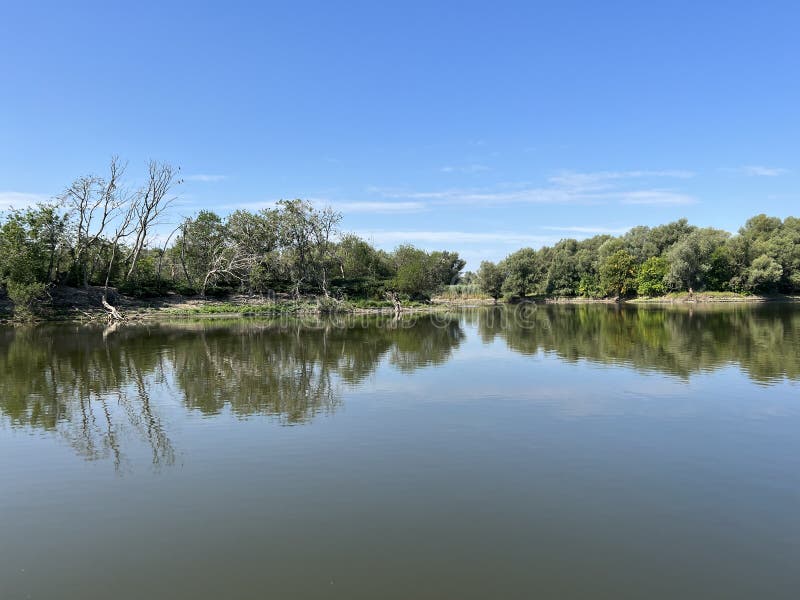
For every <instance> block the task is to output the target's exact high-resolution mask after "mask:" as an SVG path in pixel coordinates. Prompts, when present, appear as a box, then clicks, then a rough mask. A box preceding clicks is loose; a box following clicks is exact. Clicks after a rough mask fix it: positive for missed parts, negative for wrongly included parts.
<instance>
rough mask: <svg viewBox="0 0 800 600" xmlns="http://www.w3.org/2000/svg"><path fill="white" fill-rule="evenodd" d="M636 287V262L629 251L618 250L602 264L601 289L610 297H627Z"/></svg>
mask: <svg viewBox="0 0 800 600" xmlns="http://www.w3.org/2000/svg"><path fill="white" fill-rule="evenodd" d="M635 287H636V261H635V259H634V258H633V256H631V254H630V253H629V252H628V251H627V250H617V251H616V252H614V254H611V255H610V256H608V257H606V258H605V260H603V262H602V263H601V264H600V288H601V289H602V290H603V292H605V293H606V294H607V295H609V296H619V297H622V296H626V295H627V294H629V293H630V292H632V291H633V290H634V289H635Z"/></svg>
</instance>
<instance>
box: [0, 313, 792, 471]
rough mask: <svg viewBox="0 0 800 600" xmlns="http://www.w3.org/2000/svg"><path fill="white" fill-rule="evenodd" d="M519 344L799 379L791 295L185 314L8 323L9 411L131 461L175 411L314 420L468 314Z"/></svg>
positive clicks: (447, 339)
mask: <svg viewBox="0 0 800 600" xmlns="http://www.w3.org/2000/svg"><path fill="white" fill-rule="evenodd" d="M465 325H466V326H467V327H469V328H473V329H475V330H476V332H477V335H478V336H479V337H480V339H481V340H482V341H483V342H486V343H488V342H491V341H494V340H497V339H500V340H503V341H504V342H505V344H506V345H507V347H508V348H510V349H511V350H513V351H514V352H519V353H522V354H536V353H539V352H542V351H543V352H547V353H551V354H553V355H554V356H556V357H558V358H559V359H560V360H565V361H570V362H574V361H579V360H589V361H592V362H597V363H603V364H610V365H617V364H620V365H626V366H629V367H632V368H635V369H638V370H647V371H658V372H661V373H665V374H668V375H671V376H677V377H680V378H684V379H685V378H688V377H689V376H690V375H692V374H694V373H698V372H703V371H710V370H714V369H718V368H720V367H723V366H726V365H730V364H736V365H738V366H739V368H740V369H741V370H742V371H743V372H745V373H746V374H747V375H748V376H749V377H750V378H751V379H752V380H754V381H755V382H757V383H759V384H763V385H769V384H771V383H774V382H777V381H780V380H783V379H791V380H798V379H800V310H798V309H797V308H796V307H794V306H760V307H749V306H741V307H725V308H716V309H711V308H707V309H703V310H699V309H691V310H690V309H685V308H683V309H675V308H670V309H663V308H661V309H658V308H637V307H631V306H623V307H618V306H575V305H569V306H563V305H535V306H534V305H525V306H517V307H508V308H503V307H497V308H487V309H481V310H475V311H465V312H463V313H461V314H460V315H457V316H456V315H405V316H403V317H402V318H400V319H393V318H389V317H374V316H373V317H353V316H349V317H346V318H345V317H342V318H326V319H322V318H311V319H305V320H296V319H295V320H284V321H258V320H237V321H224V320H223V321H208V320H206V321H195V322H191V321H182V322H179V323H162V324H152V325H139V326H125V327H121V328H119V329H118V330H116V331H110V330H105V331H104V330H103V329H101V328H93V327H85V326H65V325H61V326H52V325H51V326H41V327H20V328H0V414H1V415H3V417H4V419H5V420H7V421H8V422H10V423H11V426H12V427H29V428H35V429H39V430H46V431H52V432H57V433H59V434H60V435H62V436H63V437H64V438H66V439H67V440H68V441H69V443H70V444H71V445H72V446H73V447H74V448H75V450H76V451H77V452H78V453H79V454H80V455H81V456H84V457H86V458H87V459H98V458H111V459H112V460H113V462H114V464H115V465H116V467H117V468H118V469H121V468H123V466H124V465H125V462H126V452H125V451H126V449H127V448H126V447H125V446H126V444H129V442H130V440H131V439H134V438H135V439H138V440H141V441H143V442H144V444H145V448H146V449H147V451H148V452H149V453H150V454H151V455H152V462H153V464H154V465H156V466H159V465H169V464H172V463H173V461H175V449H174V448H173V444H172V442H171V440H170V437H169V435H168V431H167V429H168V427H167V422H168V421H167V420H166V418H165V414H164V411H165V410H167V409H168V408H169V407H172V406H174V405H175V404H176V403H175V402H172V404H170V403H169V401H170V400H173V399H175V400H177V406H178V407H183V408H182V410H184V411H185V410H186V409H188V410H190V411H197V412H199V413H200V414H202V415H216V414H218V413H220V412H222V411H230V413H231V414H232V415H234V416H236V417H239V418H246V417H249V416H252V415H268V416H270V417H272V418H275V419H276V420H278V421H279V422H280V423H281V424H285V425H296V424H302V423H306V422H308V421H309V420H310V419H313V418H314V416H315V415H318V414H320V413H325V412H331V411H333V410H335V409H336V408H337V407H338V406H339V405H340V403H341V398H342V388H343V387H345V386H354V385H357V384H359V383H360V382H362V381H364V379H365V378H367V377H368V376H369V375H370V374H372V373H374V372H375V370H376V369H377V368H378V366H379V364H381V362H382V361H383V362H385V363H386V364H387V365H389V366H390V368H394V369H397V370H399V371H401V372H404V373H411V372H413V371H415V370H417V369H420V368H424V367H426V366H430V365H437V364H443V363H445V362H447V361H448V359H449V358H450V356H451V355H452V353H453V351H454V350H455V349H456V348H458V347H459V345H460V344H461V343H462V342H463V341H464V339H465V337H466V335H465V332H464V328H463V326H465Z"/></svg>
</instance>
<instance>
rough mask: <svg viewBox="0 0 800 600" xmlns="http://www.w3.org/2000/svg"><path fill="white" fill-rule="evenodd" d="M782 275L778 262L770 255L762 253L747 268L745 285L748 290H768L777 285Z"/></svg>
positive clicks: (772, 289) (773, 288)
mask: <svg viewBox="0 0 800 600" xmlns="http://www.w3.org/2000/svg"><path fill="white" fill-rule="evenodd" d="M781 275H783V269H782V268H781V266H780V264H778V262H777V261H776V260H775V259H774V258H771V257H770V256H768V255H766V254H762V255H761V256H759V257H758V258H756V259H755V260H754V261H753V264H751V265H750V268H749V269H747V285H748V288H749V291H753V292H770V291H774V290H775V289H776V288H777V287H778V282H779V281H780V279H781Z"/></svg>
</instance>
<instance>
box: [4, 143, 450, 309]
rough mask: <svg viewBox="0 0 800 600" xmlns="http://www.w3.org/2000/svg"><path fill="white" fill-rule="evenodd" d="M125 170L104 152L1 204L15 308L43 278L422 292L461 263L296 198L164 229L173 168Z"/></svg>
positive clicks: (125, 286) (157, 290) (420, 295)
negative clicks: (386, 247) (44, 197)
mask: <svg viewBox="0 0 800 600" xmlns="http://www.w3.org/2000/svg"><path fill="white" fill-rule="evenodd" d="M124 173H125V165H124V164H122V163H120V161H119V160H118V159H116V158H114V159H112V161H111V164H110V167H109V172H108V174H107V175H105V176H103V177H100V176H95V175H88V176H83V177H79V178H78V179H76V180H75V181H74V182H73V183H72V184H71V185H70V186H69V187H68V188H67V189H66V190H65V191H64V192H63V194H61V195H60V196H59V197H57V198H56V199H55V201H54V202H53V203H50V204H43V205H39V206H36V207H31V208H27V209H24V210H10V211H7V212H6V213H5V214H2V215H0V284H1V287H2V288H3V289H4V290H5V292H6V293H7V295H8V296H9V298H10V299H11V301H12V302H13V303H14V305H15V311H19V312H22V311H32V310H34V309H35V308H36V307H38V306H41V304H42V301H43V300H46V299H47V291H48V289H49V288H50V287H51V286H54V285H67V286H76V287H89V286H102V287H103V289H104V290H108V289H109V288H116V289H119V290H120V291H121V292H123V293H126V294H131V295H136V296H158V295H164V294H167V293H169V292H179V293H182V294H188V295H191V294H200V295H212V294H213V295H221V294H228V293H231V292H244V293H251V294H267V293H278V294H280V293H284V294H287V295H291V296H293V297H295V298H297V297H300V296H302V295H319V296H323V297H326V298H327V297H333V298H383V297H385V296H386V295H387V294H391V296H392V297H393V298H399V297H404V298H407V299H414V300H424V299H427V298H429V297H430V296H431V295H432V294H434V293H436V291H437V290H438V289H440V288H441V287H442V286H444V285H447V284H452V283H456V282H457V281H458V278H459V275H460V273H461V270H462V269H463V267H464V264H465V263H464V261H463V260H462V259H461V258H460V257H459V256H458V253H456V252H449V251H441V252H426V251H424V250H421V249H419V248H415V247H413V246H410V245H403V246H400V247H398V248H397V249H395V250H394V251H393V252H385V251H383V250H379V249H377V248H375V247H373V246H372V245H371V244H369V243H368V242H366V241H365V240H363V239H360V238H359V237H357V236H355V235H352V234H347V233H342V232H341V231H340V230H339V224H340V221H341V214H339V213H337V212H335V211H333V210H331V209H329V208H328V209H322V210H320V209H317V208H315V207H314V206H313V205H311V204H310V203H308V202H305V201H302V200H287V201H281V202H279V203H278V204H277V205H276V207H275V208H271V209H265V210H262V211H259V212H257V213H253V212H248V211H243V210H239V211H236V212H234V213H232V214H230V215H228V216H225V217H223V216H220V215H218V214H215V213H214V212H211V211H201V212H200V213H199V214H197V215H195V216H192V217H186V218H184V219H183V220H182V221H181V222H180V223H179V225H178V226H177V227H175V228H174V229H172V231H171V233H170V232H169V228H168V227H166V224H165V223H164V221H165V220H166V219H165V214H166V211H167V209H168V208H169V207H170V205H171V203H172V201H173V200H174V197H173V196H171V194H172V191H173V188H174V187H175V186H176V185H178V184H180V183H181V179H180V176H179V170H178V169H176V168H174V167H173V166H171V165H169V164H167V163H158V162H151V163H150V164H149V168H148V176H147V180H146V181H145V182H144V183H143V184H142V185H140V186H138V187H133V188H132V187H129V186H128V185H126V184H125V182H124V181H123V178H124ZM173 227H174V225H173ZM165 229H166V230H167V232H168V234H166V235H165V234H164V231H165ZM156 231H157V232H158V233H159V234H160V237H159V236H156V235H154V234H155V233H156Z"/></svg>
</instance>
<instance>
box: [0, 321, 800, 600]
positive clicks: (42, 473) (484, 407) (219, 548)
mask: <svg viewBox="0 0 800 600" xmlns="http://www.w3.org/2000/svg"><path fill="white" fill-rule="evenodd" d="M798 597H800V307H793V306H763V307H755V308H754V307H735V308H724V309H723V308H720V309H713V310H709V309H706V310H697V309H696V310H687V309H671V310H665V309H636V308H627V307H626V308H624V309H622V310H620V309H617V308H615V307H608V306H587V307H578V306H538V307H527V308H521V309H519V310H516V311H512V310H504V309H485V310H474V311H465V312H463V313H458V314H452V315H447V316H443V315H436V316H430V315H427V316H413V315H407V316H404V317H403V318H401V319H400V320H395V319H393V318H375V317H371V318H355V317H350V318H347V319H345V318H342V319H331V320H317V319H313V320H308V321H205V322H181V323H170V324H159V325H151V326H129V327H125V328H122V329H119V330H117V331H104V330H103V329H102V328H100V329H93V328H85V327H83V328H82V327H75V326H46V327H35V328H16V329H12V328H5V329H3V328H0V598H2V599H3V600H6V599H16V598H62V599H73V598H75V599H93V598H98V599H99V598H102V599H109V598H114V599H128V598H130V599H140V598H178V599H182V598H187V599H188V598H191V599H204V598H276V599H294V598H301V599H304V598H335V599H339V598H342V599H344V598H347V599H352V598H382V599H383V598H414V599H419V598H437V599H441V598H448V599H449V598H453V599H465V598H481V599H485V598H592V599H596V598H615V599H618V598H648V599H649V600H652V599H660V598H669V599H675V598H702V599H709V598H725V599H729V598H748V599H750V598H771V599H774V598H778V599H780V598H787V599H788V598H792V599H794V598H798Z"/></svg>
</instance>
